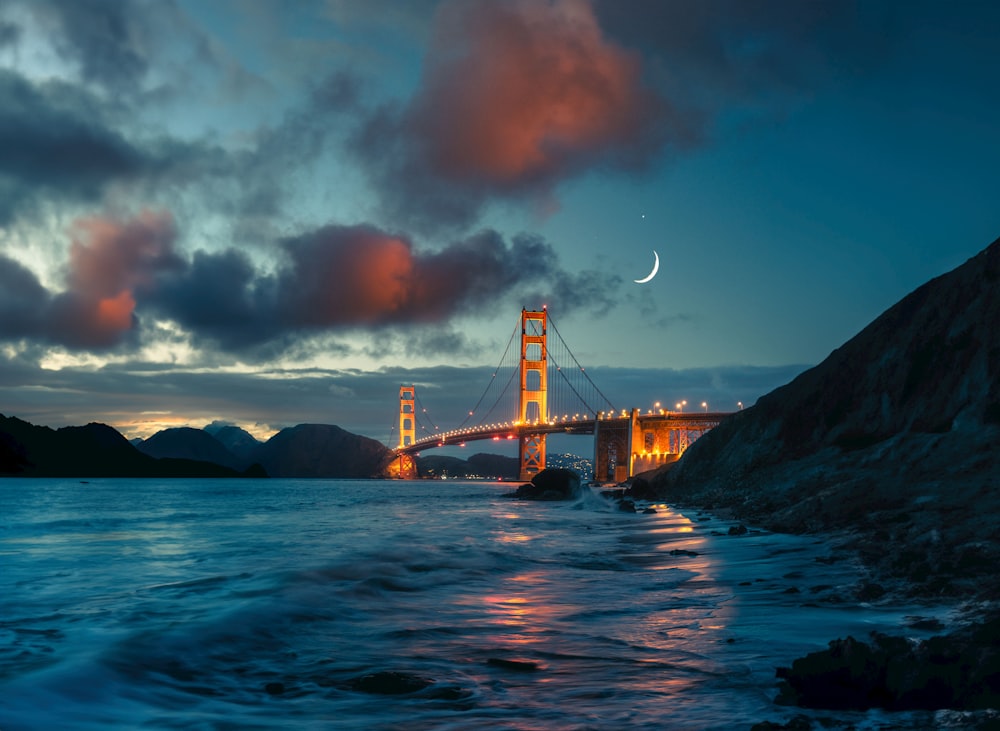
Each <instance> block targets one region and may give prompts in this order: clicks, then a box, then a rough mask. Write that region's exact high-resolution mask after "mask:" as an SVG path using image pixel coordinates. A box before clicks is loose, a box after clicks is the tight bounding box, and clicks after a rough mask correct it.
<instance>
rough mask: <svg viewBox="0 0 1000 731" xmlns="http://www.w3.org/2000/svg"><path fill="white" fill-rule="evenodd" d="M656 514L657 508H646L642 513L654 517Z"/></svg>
mask: <svg viewBox="0 0 1000 731" xmlns="http://www.w3.org/2000/svg"><path fill="white" fill-rule="evenodd" d="M654 513H656V508H646V509H645V510H643V511H642V514H643V515H653V514H654Z"/></svg>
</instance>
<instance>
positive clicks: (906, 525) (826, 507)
mask: <svg viewBox="0 0 1000 731" xmlns="http://www.w3.org/2000/svg"><path fill="white" fill-rule="evenodd" d="M653 484H654V487H655V488H656V489H657V491H658V493H659V494H660V495H661V496H663V497H664V498H665V499H668V500H672V501H675V502H681V503H684V502H687V503H692V504H699V505H702V506H708V507H713V508H716V509H720V508H724V509H727V510H731V511H733V513H734V515H736V516H737V517H740V518H742V519H745V520H747V521H752V522H755V523H757V524H760V525H763V526H764V527H767V528H770V529H773V530H781V531H792V532H805V531H831V530H832V531H843V532H844V535H845V536H848V537H849V539H850V541H851V545H852V547H854V548H856V549H858V550H859V551H860V552H861V555H862V557H863V558H864V559H865V561H866V562H867V563H868V565H870V566H871V567H872V568H873V569H875V570H876V571H877V572H878V574H879V575H880V576H881V577H883V578H889V579H891V578H892V577H897V578H900V579H905V580H906V582H905V583H906V585H907V586H908V587H910V589H911V590H912V591H913V592H915V593H922V594H925V595H928V594H943V595H964V596H973V595H975V596H980V597H982V596H993V597H996V596H998V595H1000V592H998V588H1000V580H998V578H997V577H998V575H997V574H996V572H995V570H994V568H995V566H996V565H997V561H1000V547H998V543H997V541H996V539H995V525H996V520H997V517H998V516H1000V240H997V241H995V242H994V243H993V244H991V245H990V246H989V247H987V248H986V249H985V250H984V251H982V252H981V253H980V254H978V255H977V256H975V257H973V258H972V259H970V260H969V261H967V262H966V263H965V264H963V265H962V266H960V267H958V268H957V269H955V270H954V271H952V272H949V273H948V274H945V275H943V276H940V277H938V278H936V279H934V280H932V281H930V282H928V283H927V284H925V285H923V286H922V287H920V288H918V289H917V290H916V291H914V292H912V293H911V294H910V295H908V296H907V297H905V298H904V299H903V300H902V301H900V302H899V303H897V304H896V305H895V306H893V307H892V308H890V309H889V310H888V311H886V312H885V313H884V314H882V315H881V316H880V317H879V318H878V319H876V320H875V321H874V322H872V323H871V324H870V325H869V326H868V327H866V328H865V329H864V330H863V331H862V332H860V333H859V334H858V335H857V336H856V337H854V338H853V339H851V340H850V341H848V342H847V343H846V344H844V345H843V346H842V347H840V348H838V349H837V350H835V351H834V352H833V353H832V354H831V355H830V356H829V357H828V358H827V359H826V360H825V361H823V362H822V363H821V364H819V365H818V366H816V367H815V368H812V369H810V370H808V371H806V372H804V373H802V374H801V375H800V376H799V377H798V378H796V379H795V380H793V381H792V382H791V383H789V384H787V385H785V386H783V387H781V388H779V389H777V390H775V391H773V392H772V393H770V394H768V395H766V396H764V397H762V398H761V399H760V400H759V401H758V402H757V404H755V405H754V406H753V407H752V408H749V409H746V410H744V411H742V412H739V413H737V414H734V415H733V416H732V417H730V418H728V419H727V420H725V421H724V422H723V423H722V424H720V425H719V426H718V427H717V428H716V429H714V430H712V431H711V432H709V433H708V434H706V435H705V436H704V437H702V438H701V439H699V440H698V441H697V442H695V444H694V445H692V447H691V448H690V449H689V450H688V451H687V453H685V455H684V456H683V458H682V459H681V460H680V461H679V462H678V463H676V465H675V466H674V467H673V468H672V469H670V470H668V471H666V472H664V473H662V474H660V475H657V476H656V477H655V478H653Z"/></svg>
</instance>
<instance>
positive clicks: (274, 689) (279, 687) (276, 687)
mask: <svg viewBox="0 0 1000 731" xmlns="http://www.w3.org/2000/svg"><path fill="white" fill-rule="evenodd" d="M264 692H265V693H267V694H268V695H281V694H282V693H284V692H285V684H284V683H278V682H273V683H268V684H267V685H265V686H264Z"/></svg>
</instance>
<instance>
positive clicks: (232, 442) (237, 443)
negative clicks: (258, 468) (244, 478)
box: [205, 424, 261, 464]
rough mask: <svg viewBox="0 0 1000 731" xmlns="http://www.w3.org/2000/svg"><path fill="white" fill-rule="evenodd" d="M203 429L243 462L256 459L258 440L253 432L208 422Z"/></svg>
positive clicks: (250, 461)
mask: <svg viewBox="0 0 1000 731" xmlns="http://www.w3.org/2000/svg"><path fill="white" fill-rule="evenodd" d="M205 431H206V432H208V433H209V434H211V435H212V436H213V437H215V438H216V439H218V440H219V442H220V443H221V444H222V446H224V447H225V448H226V449H228V450H229V451H230V452H232V453H233V454H234V455H236V456H237V457H238V458H239V459H241V460H242V461H243V463H244V464H251V463H253V462H254V461H255V460H256V459H257V450H258V448H260V445H261V442H259V441H258V440H257V439H256V438H255V437H254V436H253V434H251V433H250V432H248V431H246V430H245V429H241V428H240V427H238V426H232V425H230V424H209V425H208V426H206V427H205Z"/></svg>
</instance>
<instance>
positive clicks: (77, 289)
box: [0, 212, 180, 350]
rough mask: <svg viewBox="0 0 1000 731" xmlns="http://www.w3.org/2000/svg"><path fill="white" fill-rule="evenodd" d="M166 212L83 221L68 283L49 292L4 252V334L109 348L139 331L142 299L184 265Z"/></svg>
mask: <svg viewBox="0 0 1000 731" xmlns="http://www.w3.org/2000/svg"><path fill="white" fill-rule="evenodd" d="M175 237H176V230H175V227H174V224H173V219H172V218H171V217H170V216H169V215H168V214H165V213H153V212H143V213H141V214H139V215H138V216H136V217H135V218H133V219H130V220H116V219H112V218H105V217H92V218H87V219H81V220H79V221H78V222H77V223H76V227H75V229H74V232H73V239H72V242H71V244H70V250H69V262H68V268H67V272H66V289H65V290H63V291H61V292H59V293H57V294H52V293H50V292H49V291H48V290H46V289H45V288H44V287H43V286H42V285H41V283H40V282H39V281H38V278H37V277H36V276H35V274H34V273H33V272H31V271H30V270H28V269H27V268H25V267H24V266H23V265H21V264H19V263H17V262H16V261H14V260H13V259H9V258H7V257H2V256H0V284H2V285H3V289H2V294H0V337H2V338H4V339H7V340H12V339H17V338H29V339H33V340H39V341H45V342H52V343H57V344H60V345H65V346H68V347H71V348H79V349H91V350H104V349H107V348H111V347H114V346H116V345H118V344H120V343H122V342H123V341H124V340H125V339H126V338H127V337H128V336H129V335H130V334H131V333H132V331H133V330H134V327H135V321H134V313H135V309H136V303H137V298H141V297H143V296H144V295H146V294H148V293H150V292H151V291H152V290H153V289H155V286H156V280H157V278H158V277H159V276H160V275H161V274H162V273H163V272H166V271H169V270H171V269H175V268H177V267H178V266H179V264H180V260H179V259H178V258H177V256H176V254H175V253H174V251H173V242H174V239H175Z"/></svg>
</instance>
